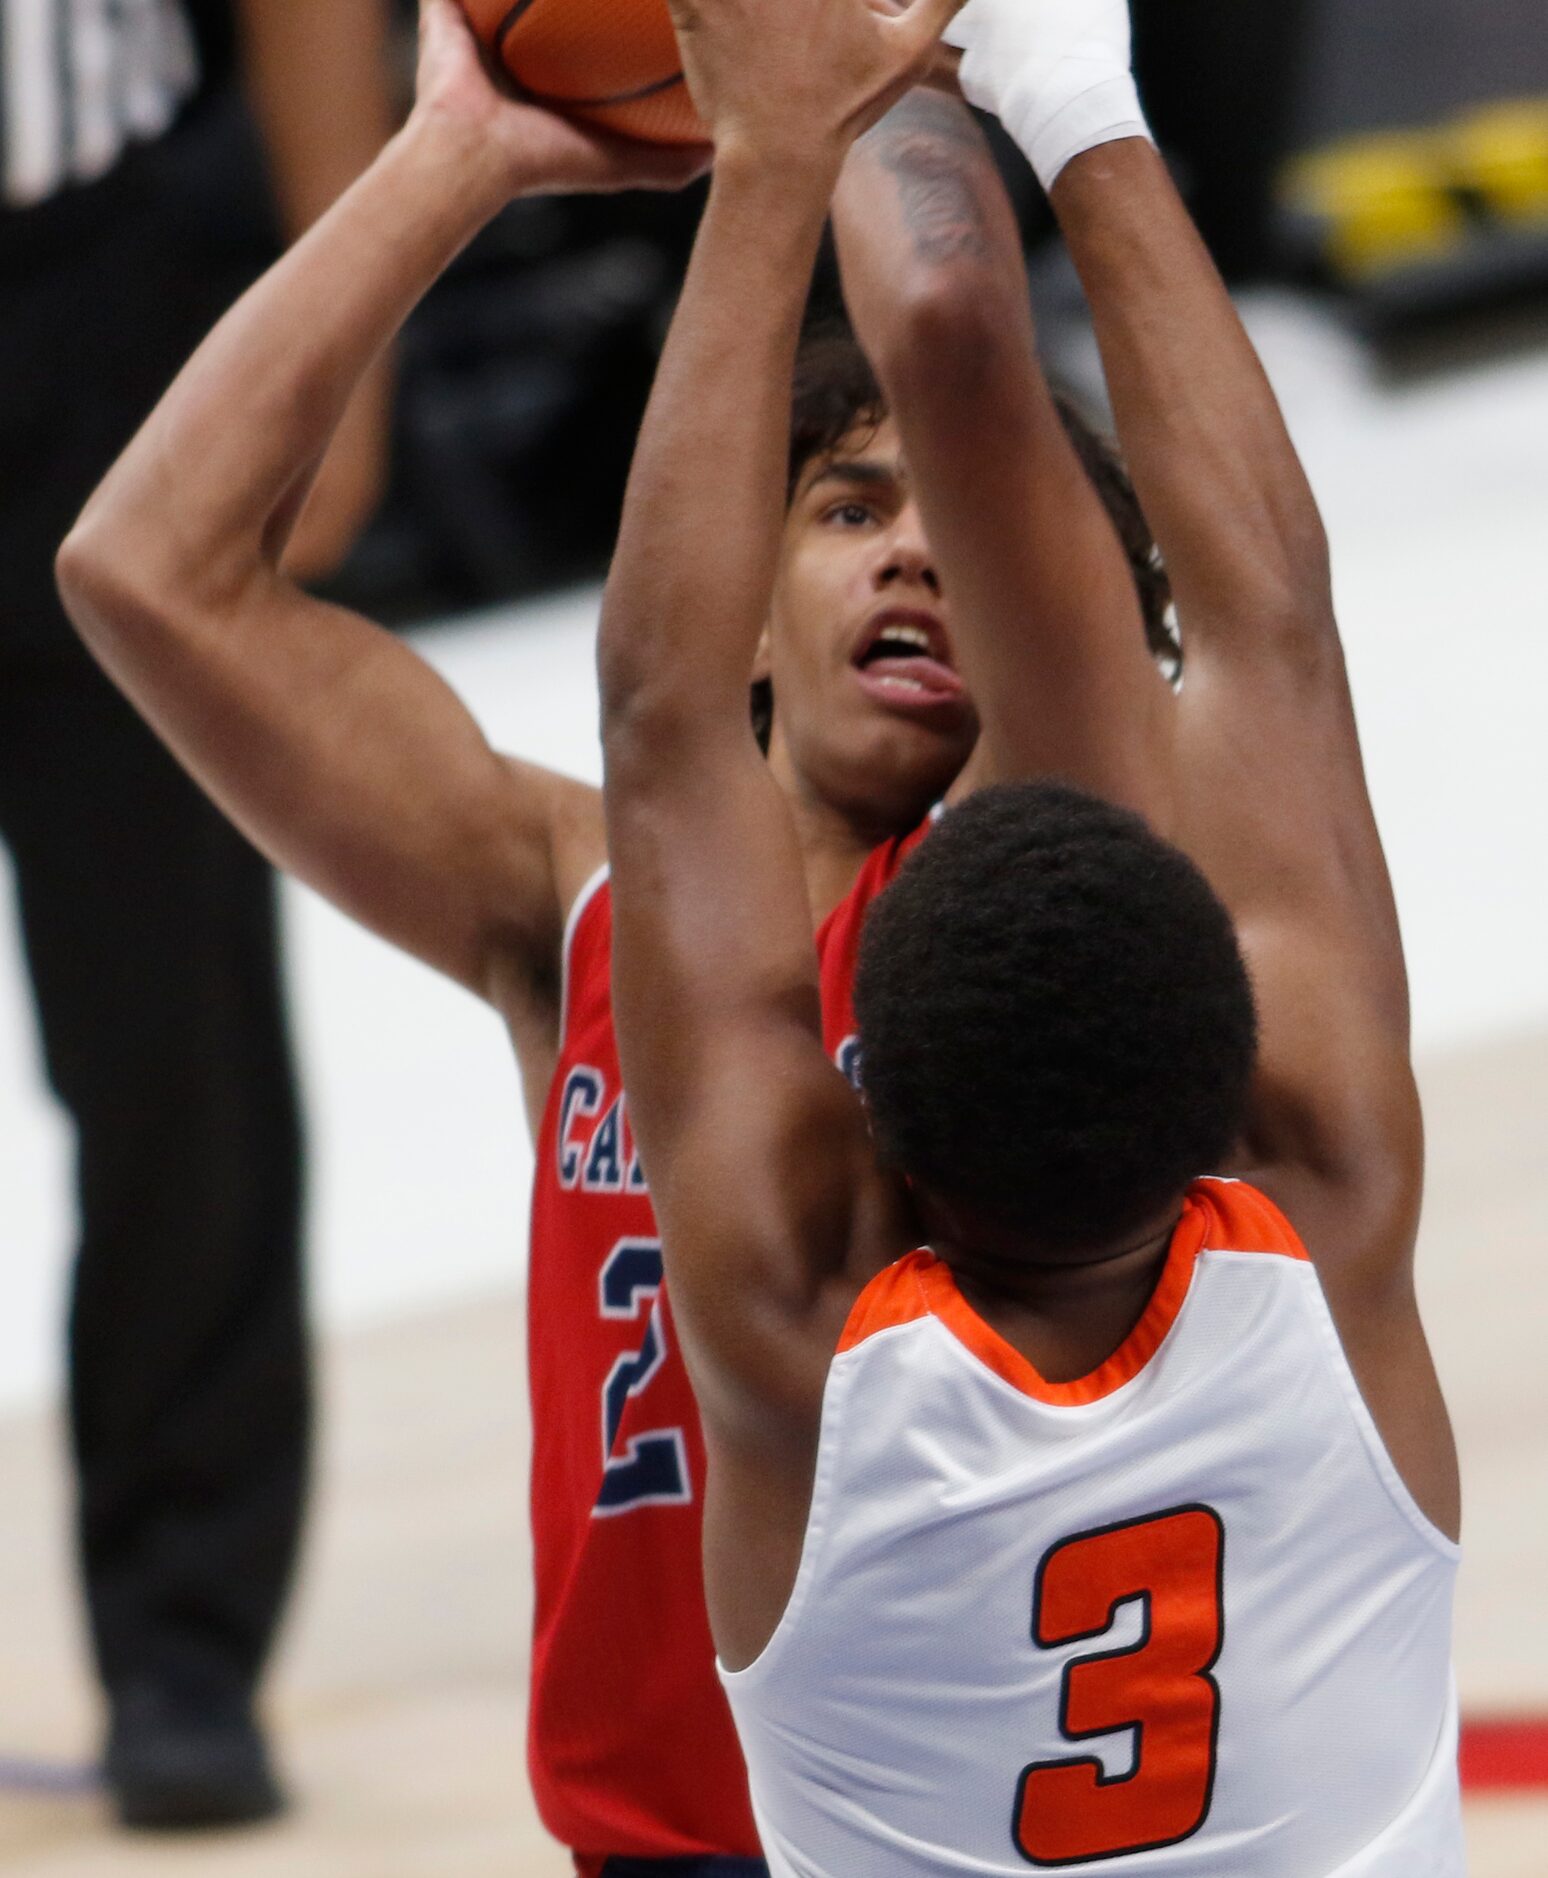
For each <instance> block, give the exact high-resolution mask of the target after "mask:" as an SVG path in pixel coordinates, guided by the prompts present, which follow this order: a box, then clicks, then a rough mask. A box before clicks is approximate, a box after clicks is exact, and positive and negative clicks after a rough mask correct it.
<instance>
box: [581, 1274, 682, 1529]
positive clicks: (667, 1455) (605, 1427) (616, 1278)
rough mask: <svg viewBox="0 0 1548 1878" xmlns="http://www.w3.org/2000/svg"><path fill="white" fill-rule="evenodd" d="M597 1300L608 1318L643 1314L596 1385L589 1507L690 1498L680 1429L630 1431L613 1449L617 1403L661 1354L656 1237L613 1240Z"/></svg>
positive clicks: (604, 1510)
mask: <svg viewBox="0 0 1548 1878" xmlns="http://www.w3.org/2000/svg"><path fill="white" fill-rule="evenodd" d="M599 1290H600V1299H599V1302H600V1305H601V1310H602V1315H603V1316H604V1317H607V1318H632V1319H635V1320H636V1321H637V1320H638V1319H639V1317H640V1316H641V1314H642V1313H643V1314H644V1315H645V1338H644V1341H643V1342H642V1343H641V1345H640V1347H639V1349H638V1350H637V1351H635V1352H633V1353H632V1354H629V1355H624V1356H620V1357H619V1358H618V1360H617V1362H615V1363H614V1365H613V1367H612V1369H611V1370H610V1371H609V1372H608V1378H607V1381H606V1383H605V1384H604V1385H603V1389H602V1462H603V1471H602V1490H601V1492H600V1493H599V1494H598V1495H597V1503H596V1506H595V1508H594V1509H593V1511H594V1513H595V1514H596V1515H597V1516H598V1517H599V1518H606V1517H608V1516H610V1515H612V1514H615V1513H632V1512H633V1511H634V1509H635V1508H636V1507H638V1506H687V1505H689V1504H690V1503H691V1502H692V1500H693V1486H692V1483H691V1482H690V1480H689V1478H688V1452H687V1448H686V1445H685V1443H684V1441H683V1431H682V1429H681V1428H652V1429H649V1430H647V1431H646V1432H645V1433H644V1434H638V1435H634V1436H631V1438H630V1439H629V1441H628V1442H626V1443H625V1445H624V1451H623V1453H622V1454H615V1453H614V1452H613V1450H614V1448H615V1446H616V1445H617V1441H618V1430H619V1428H620V1427H621V1426H622V1425H623V1418H624V1410H625V1409H626V1408H627V1406H628V1404H629V1402H630V1400H631V1399H632V1398H633V1397H635V1396H639V1395H643V1394H644V1393H645V1391H646V1390H647V1389H648V1388H649V1387H650V1385H651V1383H652V1382H653V1381H654V1380H655V1378H656V1376H657V1375H658V1374H659V1373H660V1370H661V1366H662V1364H663V1363H664V1362H665V1361H666V1356H667V1340H666V1324H665V1322H664V1320H663V1318H662V1314H661V1241H660V1240H659V1239H620V1240H619V1241H618V1243H617V1245H615V1246H614V1247H613V1249H612V1251H611V1252H609V1253H608V1255H607V1259H606V1261H605V1263H604V1264H603V1267H602V1277H601V1282H600V1287H599Z"/></svg>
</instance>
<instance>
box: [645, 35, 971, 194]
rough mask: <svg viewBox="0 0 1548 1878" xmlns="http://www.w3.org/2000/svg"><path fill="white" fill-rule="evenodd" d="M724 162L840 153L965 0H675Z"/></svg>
mask: <svg viewBox="0 0 1548 1878" xmlns="http://www.w3.org/2000/svg"><path fill="white" fill-rule="evenodd" d="M669 4H670V6H671V10H672V20H673V24H674V25H675V26H676V28H677V38H678V44H679V45H680V46H681V48H682V54H683V69H684V71H685V72H686V74H687V77H688V86H689V89H690V91H691V92H692V94H693V100H694V103H695V104H696V105H697V106H698V109H699V113H700V115H701V116H702V117H703V119H704V121H705V123H706V124H708V125H709V126H710V131H711V134H712V136H713V138H714V142H715V149H716V155H717V160H718V161H723V160H724V159H725V158H726V157H727V156H728V155H730V154H733V153H735V154H745V155H747V156H749V157H751V158H753V159H754V160H755V161H758V162H761V163H782V162H785V161H795V162H797V163H809V162H811V161H813V160H814V159H815V160H819V161H821V160H824V159H827V160H834V161H841V160H842V158H843V155H844V153H845V151H847V150H848V148H849V146H850V145H851V144H852V143H853V142H854V141H855V139H856V138H857V137H859V136H860V135H861V134H862V133H863V132H865V131H867V130H869V129H870V127H871V126H872V125H873V124H874V123H876V122H877V120H878V119H879V118H881V117H882V116H883V115H884V114H885V113H886V112H887V111H888V110H890V109H891V107H892V106H893V104H895V103H896V102H897V100H898V99H899V98H900V97H901V96H902V95H903V93H904V92H905V91H907V90H908V89H909V88H910V87H911V86H912V85H914V84H915V83H917V82H918V81H919V80H920V79H921V78H922V77H924V76H925V75H926V74H927V72H928V71H929V69H930V67H931V64H932V62H933V60H934V59H935V57H936V54H937V51H938V48H939V43H940V37H941V34H942V32H943V31H944V30H945V28H946V26H947V24H948V22H949V21H950V20H951V19H952V17H953V16H954V15H955V14H956V12H957V10H958V8H959V7H960V6H961V5H962V0H914V4H913V5H911V6H909V7H908V8H907V9H906V10H899V11H896V12H894V11H892V10H891V9H890V8H885V7H879V6H876V5H873V4H868V3H867V0H782V4H780V5H779V6H777V7H775V6H770V4H769V0H669Z"/></svg>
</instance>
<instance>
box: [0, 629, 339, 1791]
mask: <svg viewBox="0 0 1548 1878" xmlns="http://www.w3.org/2000/svg"><path fill="white" fill-rule="evenodd" d="M3 690H4V703H3V705H0V749H3V750H4V753H5V754H4V756H3V758H0V770H3V772H4V783H3V787H0V823H3V829H4V833H5V835H6V837H7V839H8V841H9V843H10V846H11V850H12V853H13V856H14V859H15V864H16V874H17V885H18V895H19V902H20V907H21V914H22V924H23V935H24V940H25V947H26V956H27V959H28V963H29V967H30V970H31V974H32V981H33V985H34V988H35V991H36V995H37V1003H38V1010H39V1015H40V1019H41V1024H42V1032H43V1039H44V1050H45V1058H46V1062H47V1065H48V1072H49V1076H50V1079H51V1081H52V1083H53V1086H54V1088H55V1090H56V1091H57V1092H58V1094H59V1097H60V1099H61V1100H62V1101H63V1103H64V1104H65V1106H66V1108H67V1109H68V1110H69V1112H70V1114H71V1116H72V1117H73V1118H74V1121H75V1124H76V1128H77V1131H78V1142H79V1195H80V1227H81V1240H80V1254H79V1260H78V1264H77V1268H76V1279H75V1291H74V1300H73V1310H72V1315H71V1331H70V1339H71V1377H70V1405H71V1414H72V1426H73V1434H74V1442H75V1452H76V1458H77V1463H78V1467H79V1483H80V1497H79V1537H80V1549H81V1557H82V1563H83V1568H84V1573H85V1582H86V1593H87V1600H88V1604H89V1607H90V1614H91V1626H92V1635H93V1639H94V1643H95V1646H96V1652H97V1659H98V1663H99V1667H100V1670H101V1674H102V1678H103V1682H104V1684H105V1686H106V1688H107V1690H108V1693H109V1696H110V1699H111V1701H112V1703H113V1708H114V1732H113V1734H112V1736H111V1738H110V1759H109V1773H110V1776H112V1777H114V1779H115V1785H116V1786H118V1787H119V1789H120V1791H119V1796H118V1797H119V1799H120V1802H121V1804H122V1806H123V1809H124V1811H125V1813H126V1816H127V1817H130V1818H136V1817H139V1818H140V1819H141V1820H142V1823H158V1818H157V1816H158V1815H159V1816H163V1817H167V1818H168V1819H169V1823H170V1820H171V1819H174V1818H175V1816H177V1815H178V1814H179V1813H181V1812H187V1811H190V1810H191V1811H192V1812H193V1813H194V1814H195V1815H197V1814H198V1813H199V1812H200V1810H201V1809H208V1810H209V1811H210V1812H212V1813H213V1814H215V1815H217V1816H225V1817H243V1816H254V1815H261V1814H262V1813H263V1812H265V1811H268V1810H272V1806H273V1804H274V1803H275V1798H276V1796H275V1795H274V1793H273V1790H272V1786H271V1785H270V1784H269V1781H268V1776H267V1772H266V1769H265V1767H264V1765H263V1762H262V1756H261V1749H260V1748H259V1747H258V1743H257V1737H256V1735H255V1734H254V1733H253V1731H252V1724H251V1720H250V1704H251V1699H252V1695H253V1690H254V1687H255V1684H256V1681H257V1678H258V1676H259V1673H260V1670H261V1668H262V1666H263V1663H264V1659H265V1657H266V1654H267V1652H268V1650H269V1647H270V1644H271V1642H272V1639H273V1635H274V1631H275V1627H276V1624H277V1622H278V1619H279V1616H280V1613H281V1609H282V1606H283V1603H284V1599H285V1594H286V1591H287V1588H288V1585H289V1582H290V1578H291V1573H292V1568H293V1563H294V1558H295V1552H296V1546H297V1539H298V1534H299V1529H300V1521H301V1514H302V1504H303V1495H304V1489H305V1474H306V1448H307V1422H308V1389H307V1352H306V1340H305V1332H304V1328H303V1307H302V1281H301V1265H300V1208H301V1192H300V1188H301V1175H300V1164H301V1153H300V1139H299V1126H298V1119H297V1107H296V1098H295V1086H294V1079H293V1075H292V1068H291V1060H290V1054H289V1048H288V1043H287V1037H286V1029H285V1021H284V1013H283V1005H282V998H281V989H280V983H279V973H278V967H277V948H276V935H275V923H274V920H275V914H274V895H273V881H272V876H271V875H270V873H269V871H268V869H267V868H266V867H265V866H264V864H263V863H262V862H261V861H260V860H259V858H258V857H257V856H256V855H255V854H254V853H253V852H252V850H251V849H250V848H249V847H248V846H247V844H246V843H245V842H244V841H243V840H242V839H241V838H240V837H239V836H238V835H237V834H236V833H235V831H234V830H233V829H232V828H231V827H230V826H229V825H228V824H227V823H226V822H225V820H224V819H223V818H222V817H221V816H220V815H219V814H218V813H217V812H216V811H215V809H214V808H213V807H211V805H210V804H209V803H208V802H207V801H206V800H205V799H204V797H203V796H202V795H201V794H200V793H199V792H198V791H197V790H196V789H195V788H194V787H193V785H192V784H191V783H189V782H188V781H187V779H186V778H185V777H184V776H183V774H182V772H181V771H180V770H178V769H177V767H176V765H175V764H174V763H173V762H172V760H171V758H170V757H168V756H167V754H166V753H165V752H164V751H163V750H162V748H161V747H160V745H159V744H157V743H156V741H155V740H154V738H153V737H152V736H151V735H150V733H149V732H148V731H147V730H146V729H145V728H144V727H143V726H142V725H141V723H140V722H139V720H138V718H136V717H135V715H134V714H133V712H132V711H131V710H130V709H129V707H128V706H127V705H126V704H125V703H124V702H123V701H122V700H121V699H120V698H119V697H118V695H117V694H116V692H114V691H113V690H112V689H111V688H110V687H109V686H108V684H107V683H106V681H105V680H103V679H101V678H100V677H99V676H98V675H97V674H96V673H95V671H93V670H90V669H88V668H86V667H85V665H84V663H83V664H82V665H81V666H80V667H79V668H78V669H77V668H76V667H75V666H74V665H73V663H70V662H66V663H63V664H61V665H60V666H58V667H52V666H50V665H47V664H45V665H42V666H39V667H34V668H32V669H31V670H30V672H28V673H26V674H25V675H21V676H19V675H18V673H17V671H16V670H15V669H13V670H12V671H11V672H10V673H9V674H8V679H7V683H6V684H5V685H4V687H3ZM201 1743H202V1744H203V1745H202V1746H201ZM147 1753H148V1754H149V1755H150V1760H149V1763H148V1764H147V1763H146V1760H145V1756H146V1754H147ZM201 1756H203V1760H202V1761H201V1758H200V1757H201ZM201 1796H202V1797H201ZM188 1823H195V1822H194V1820H193V1819H190V1820H189V1821H188Z"/></svg>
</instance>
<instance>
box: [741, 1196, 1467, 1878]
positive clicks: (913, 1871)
mask: <svg viewBox="0 0 1548 1878" xmlns="http://www.w3.org/2000/svg"><path fill="white" fill-rule="evenodd" d="M1457 1558H1458V1552H1457V1548H1456V1547H1455V1546H1454V1545H1452V1544H1451V1543H1450V1541H1449V1540H1447V1539H1446V1538H1444V1537H1443V1536H1442V1535H1441V1534H1440V1533H1439V1532H1437V1531H1436V1529H1435V1528H1434V1527H1433V1526H1432V1525H1431V1524H1430V1522H1429V1521H1428V1520H1427V1519H1426V1518H1425V1517H1424V1515H1423V1514H1422V1513H1421V1512H1420V1510H1419V1508H1418V1506H1417V1505H1416V1504H1415V1502H1414V1500H1413V1499H1412V1498H1411V1496H1410V1495H1409V1493H1408V1491H1407V1489H1406V1488H1405V1487H1404V1485H1403V1483H1402V1481H1401V1480H1400V1479H1399V1477H1398V1474H1397V1472H1396V1470H1395V1469H1394V1467H1393V1465H1392V1462H1391V1461H1390V1459H1389V1458H1388V1456H1387V1453H1386V1450H1385V1448H1384V1447H1383V1445H1382V1442H1381V1440H1380V1437H1379V1436H1378V1434H1377V1431H1376V1428H1375V1425H1374V1423H1373V1422H1372V1420H1371V1417H1370V1415H1369V1413H1368V1411H1367V1409H1366V1407H1365V1405H1364V1403H1363V1401H1362V1400H1361V1397H1360V1393H1359V1390H1358V1388H1357V1387H1356V1384H1355V1379H1354V1376H1353V1374H1352V1372H1351V1370H1350V1368H1349V1364H1348V1362H1347V1360H1346V1358H1345V1356H1344V1353H1343V1350H1342V1347H1341V1346H1340V1343H1339V1339H1338V1336H1337V1333H1336V1331H1335V1329H1334V1326H1333V1321H1332V1318H1331V1316H1330V1315H1329V1312H1328V1307H1327V1304H1326V1301H1325V1300H1324V1297H1323V1294H1322V1288H1321V1286H1320V1284H1319V1283H1318V1280H1317V1276H1316V1273H1315V1271H1314V1270H1313V1268H1312V1266H1311V1263H1310V1261H1309V1260H1308V1259H1307V1256H1306V1254H1305V1252H1304V1251H1303V1249H1302V1248H1301V1245H1300V1242H1299V1240H1298V1239H1297V1237H1296V1235H1295V1234H1294V1232H1293V1231H1292V1230H1291V1229H1290V1227H1289V1225H1288V1224H1287V1223H1286V1221H1285V1219H1284V1217H1283V1215H1282V1214H1280V1213H1279V1211H1278V1210H1277V1208H1275V1207H1274V1206H1273V1205H1272V1203H1271V1202H1270V1201H1268V1200H1267V1199H1266V1198H1264V1196H1263V1195H1262V1194H1260V1193H1258V1192H1256V1191H1255V1190H1254V1189H1253V1188H1251V1187H1249V1186H1245V1185H1242V1184H1240V1183H1237V1182H1232V1181H1201V1182H1200V1183H1199V1184H1198V1185H1197V1186H1196V1187H1195V1188H1194V1189H1193V1191H1192V1193H1191V1194H1190V1196H1189V1199H1188V1204H1187V1209H1186V1212H1185V1215H1184V1218H1183V1221H1182V1224H1181V1225H1180V1227H1179V1229H1178V1231H1177V1234H1176V1236H1175V1238H1174V1240H1173V1244H1172V1249H1171V1253H1170V1255H1169V1258H1168V1260H1167V1264H1166V1267H1165V1270H1164V1274H1163V1276H1162V1278H1161V1281H1160V1284H1159V1286H1158V1288H1157V1290H1156V1293H1155V1297H1154V1299H1153V1301H1152V1302H1151V1304H1150V1306H1149V1308H1148V1309H1147V1311H1146V1312H1145V1314H1144V1316H1143V1318H1142V1319H1141V1321H1140V1323H1139V1325H1138V1326H1137V1327H1136V1329H1135V1330H1134V1332H1133V1334H1132V1335H1131V1336H1130V1337H1129V1339H1128V1340H1127V1341H1126V1342H1125V1344H1124V1345H1123V1347H1122V1348H1121V1349H1120V1350H1119V1351H1118V1352H1117V1353H1116V1354H1115V1355H1114V1356H1113V1357H1111V1358H1110V1359H1109V1360H1108V1362H1106V1363H1105V1364H1103V1366H1102V1367H1101V1368H1100V1369H1099V1370H1097V1371H1096V1372H1095V1373H1094V1374H1093V1375H1091V1376H1088V1377H1085V1378H1084V1379H1082V1380H1081V1381H1079V1382H1074V1383H1066V1384H1051V1383H1048V1382H1045V1381H1044V1380H1043V1378H1042V1377H1041V1376H1040V1375H1039V1374H1038V1373H1037V1371H1036V1370H1035V1369H1034V1368H1033V1367H1032V1365H1031V1364H1030V1363H1028V1362H1027V1360H1026V1359H1025V1358H1024V1357H1023V1356H1021V1355H1020V1353H1019V1352H1017V1351H1016V1350H1014V1349H1012V1348H1011V1346H1010V1345H1009V1344H1008V1343H1007V1342H1005V1340H1004V1339H1003V1338H1001V1337H1000V1336H999V1335H998V1334H997V1333H996V1332H995V1331H994V1330H993V1329H991V1328H990V1326H989V1325H987V1324H986V1323H985V1322H984V1321H983V1320H982V1319H981V1318H980V1317H979V1316H978V1315H977V1314H976V1313H975V1312H974V1311H973V1309H972V1307H971V1306H970V1305H969V1304H968V1303H967V1301H966V1300H965V1299H964V1298H963V1296H962V1294H961V1292H960V1291H959V1290H958V1289H957V1286H956V1284H955V1283H954V1281H953V1279H952V1277H951V1273H950V1271H949V1269H948V1268H947V1267H946V1266H945V1265H944V1264H942V1263H941V1262H940V1261H939V1260H937V1259H935V1258H933V1257H932V1256H931V1255H930V1254H929V1253H915V1254H913V1255H912V1256H911V1257H909V1258H906V1259H903V1260H901V1261H900V1262H899V1263H898V1264H897V1265H894V1266H893V1267H892V1268H891V1269H890V1270H889V1271H887V1272H884V1273H883V1274H882V1275H881V1276H880V1277H879V1278H878V1279H876V1281H875V1282H874V1283H873V1284H872V1285H871V1286H870V1287H868V1289H867V1290H866V1292H865V1293H864V1295H863V1296H862V1297H861V1299H860V1301H859V1303H858V1304H857V1306H856V1308H855V1311H854V1314H853V1316H852V1318H851V1320H850V1323H849V1327H848V1329H847V1331H846V1333H845V1336H844V1340H843V1343H842V1344H841V1346H840V1350H839V1354H838V1355H837V1357H836V1358H835V1359H834V1363H833V1367H832V1372H831V1374H830V1376H829V1379H828V1385H827V1392H826V1396H825V1398H824V1403H823V1414H822V1434H821V1443H820V1450H819V1458H818V1463H817V1475H816V1483H815V1488H814V1492H813V1498H812V1509H811V1516H810V1522H809V1525H808V1530H807V1536H806V1544H805V1549H804V1552H803V1555H802V1560H801V1567H800V1572H799V1576H798V1578H797V1581H796V1585H795V1589H794V1592H793V1593H792V1596H791V1599H790V1604H789V1608H788V1609H787V1611H786V1613H785V1616H784V1618H783V1620H782V1622H781V1624H780V1626H779V1628H778V1630H777V1631H776V1633H775V1635H774V1638H773V1640H772V1641H771V1643H770V1644H769V1647H768V1649H767V1650H766V1651H765V1653H764V1655H763V1656H762V1657H761V1658H760V1659H759V1661H758V1662H757V1663H755V1664H754V1665H753V1666H752V1668H750V1669H748V1670H745V1671H743V1672H741V1673H740V1674H730V1673H726V1672H723V1680H724V1682H725V1686H726V1689H727V1692H728V1694H729V1696H730V1699H731V1706H732V1708H733V1710H734V1712H735V1715H736V1721H737V1726H738V1728H739V1730H740V1733H741V1738H742V1744H743V1747H744V1749H745V1751H746V1755H747V1764H748V1768H749V1770H750V1773H751V1778H752V1792H753V1801H754V1805H755V1808H756V1810H757V1813H758V1820H759V1825H760V1828H761V1830H762V1834H763V1842H764V1847H765V1850H766V1853H767V1856H768V1860H769V1865H770V1868H771V1870H772V1871H773V1873H774V1874H775V1878H953V1875H954V1874H958V1873H962V1874H969V1873H971V1874H973V1878H1026V1874H1027V1872H1028V1870H1029V1868H1031V1869H1044V1868H1046V1869H1057V1870H1060V1871H1064V1872H1072V1873H1076V1874H1090V1878H1335V1875H1336V1878H1458V1875H1459V1874H1461V1873H1462V1872H1463V1871H1464V1869H1465V1866H1464V1857H1463V1850H1462V1830H1461V1809H1460V1802H1459V1793H1458V1779H1457V1765H1456V1755H1457V1719H1456V1698H1455V1693H1454V1687H1453V1681H1452V1670H1451V1627H1452V1600H1453V1592H1454V1586H1455V1578H1456V1568H1457Z"/></svg>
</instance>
